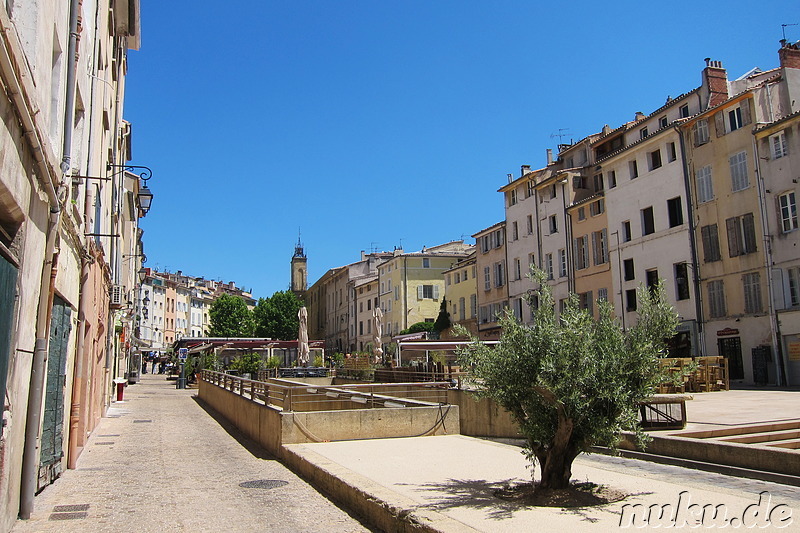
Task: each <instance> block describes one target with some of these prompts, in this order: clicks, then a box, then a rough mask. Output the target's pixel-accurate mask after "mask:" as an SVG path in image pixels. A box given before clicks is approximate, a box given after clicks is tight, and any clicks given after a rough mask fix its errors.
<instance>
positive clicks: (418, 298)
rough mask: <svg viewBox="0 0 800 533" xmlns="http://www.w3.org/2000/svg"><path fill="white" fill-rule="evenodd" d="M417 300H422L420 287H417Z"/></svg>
mask: <svg viewBox="0 0 800 533" xmlns="http://www.w3.org/2000/svg"><path fill="white" fill-rule="evenodd" d="M417 300H422V285H418V286H417Z"/></svg>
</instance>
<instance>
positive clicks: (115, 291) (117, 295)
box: [110, 285, 122, 309]
mask: <svg viewBox="0 0 800 533" xmlns="http://www.w3.org/2000/svg"><path fill="white" fill-rule="evenodd" d="M110 306H111V308H112V309H119V308H120V307H122V285H114V286H112V287H111V302H110Z"/></svg>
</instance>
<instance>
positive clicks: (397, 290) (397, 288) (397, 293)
mask: <svg viewBox="0 0 800 533" xmlns="http://www.w3.org/2000/svg"><path fill="white" fill-rule="evenodd" d="M399 299H400V286H399V285H396V286H395V288H394V301H397V300H399Z"/></svg>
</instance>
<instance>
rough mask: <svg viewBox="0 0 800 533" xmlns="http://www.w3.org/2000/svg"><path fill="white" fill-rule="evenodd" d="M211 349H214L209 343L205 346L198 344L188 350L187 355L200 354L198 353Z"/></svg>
mask: <svg viewBox="0 0 800 533" xmlns="http://www.w3.org/2000/svg"><path fill="white" fill-rule="evenodd" d="M213 347H214V345H213V344H212V343H210V342H209V343H206V344H198V345H197V346H194V347H192V348H189V353H200V352H204V351H206V350H208V349H209V348H213Z"/></svg>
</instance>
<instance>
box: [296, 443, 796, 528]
mask: <svg viewBox="0 0 800 533" xmlns="http://www.w3.org/2000/svg"><path fill="white" fill-rule="evenodd" d="M286 448H287V449H288V450H290V451H291V453H293V454H295V455H297V456H298V457H301V458H302V459H303V460H304V461H306V462H308V464H311V465H314V466H315V467H317V468H318V469H319V470H326V471H328V472H333V473H334V474H335V476H336V477H337V478H339V479H340V480H342V481H343V482H345V483H347V484H348V485H351V486H353V487H355V488H356V489H358V490H359V491H361V492H363V493H364V494H365V497H367V498H372V499H376V500H379V501H382V502H383V507H384V508H386V509H391V510H392V512H394V513H395V514H397V515H401V516H405V517H411V519H412V520H414V521H416V522H417V523H418V524H419V525H420V527H421V528H422V529H428V530H429V531H445V532H461V531H486V532H493V533H495V532H506V531H507V532H519V531H570V532H583V531H611V530H618V529H621V527H620V522H621V519H622V520H623V522H624V521H625V520H627V518H628V517H630V516H632V515H631V511H632V510H633V508H631V507H629V508H628V509H627V511H626V510H625V508H624V506H625V505H631V506H632V505H636V504H643V505H644V506H650V505H658V506H662V505H666V504H672V505H673V507H674V508H677V507H678V505H679V503H680V502H681V499H682V501H683V504H684V507H686V506H687V505H691V504H699V506H703V505H708V504H710V505H713V506H717V505H724V506H725V508H726V511H727V518H726V519H727V520H730V519H731V518H736V519H737V520H740V519H741V517H742V514H743V513H744V511H745V510H746V509H747V508H748V506H751V505H753V504H758V503H759V500H760V494H761V493H762V492H765V491H766V492H767V493H768V494H769V496H770V498H771V499H770V503H769V504H768V505H769V508H770V510H771V509H774V508H775V507H776V506H782V507H781V508H780V509H781V510H783V511H786V510H788V512H789V514H790V515H791V516H792V522H791V523H790V524H785V523H781V524H780V525H788V527H784V528H780V530H782V531H792V530H794V531H800V489H799V488H797V487H790V486H786V485H779V484H774V483H767V482H761V481H754V480H748V479H741V478H735V477H730V476H724V475H719V474H710V473H707V472H700V471H697V470H691V469H686V468H680V467H674V466H667V465H658V464H653V463H648V462H643V461H637V460H631V459H624V458H620V457H607V456H601V455H590V456H581V457H579V458H578V459H577V460H576V461H575V464H574V468H573V478H574V479H577V480H579V481H591V482H594V483H598V484H603V485H609V486H611V487H613V488H617V489H620V490H623V491H625V492H626V493H628V494H630V496H629V497H628V498H626V499H625V500H624V501H621V502H617V503H613V504H609V505H604V506H599V507H592V508H583V509H572V510H570V509H561V508H544V507H529V506H526V505H524V504H521V503H517V502H509V501H504V500H500V499H498V498H496V497H495V496H494V494H493V493H494V491H495V490H496V489H497V488H500V487H503V486H504V485H507V484H514V483H522V482H527V481H529V480H530V473H529V470H528V468H527V466H528V465H527V461H526V460H525V458H524V457H523V455H522V454H521V450H520V448H518V447H516V446H512V445H508V444H501V443H497V442H493V441H487V440H482V439H476V438H471V437H465V436H461V435H448V436H436V437H416V438H402V439H381V440H362V441H347V442H326V443H313V444H293V445H288V446H287V447H286ZM753 509H755V508H751V511H752V510H753ZM626 512H627V513H628V514H626V515H623V513H626ZM667 514H669V513H667ZM636 516H637V517H638V516H644V515H643V514H642V513H641V512H640V515H636ZM681 516H682V515H681ZM778 517H779V514H778V513H777V512H776V514H774V517H773V518H775V519H776V521H777V518H778ZM634 518H636V517H634ZM678 518H679V519H680V517H678ZM707 520H708V519H707ZM679 521H680V520H679ZM645 522H646V520H644V519H642V520H638V521H634V522H632V524H631V527H633V526H636V525H638V526H647V524H646V523H645ZM735 523H736V521H734V522H733V524H735ZM689 524H690V522H689V521H687V524H686V527H687V528H688V527H689ZM707 524H708V523H707ZM650 525H651V527H642V529H663V528H664V525H665V524H661V526H660V527H652V526H658V524H657V523H656V522H655V520H654V519H653V520H651V524H650ZM774 526H775V524H773V525H772V526H770V527H767V528H766V529H765V530H769V529H770V528H773V529H776V530H777V529H779V528H776V527H774ZM718 527H719V525H718ZM729 529H730V528H729Z"/></svg>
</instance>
